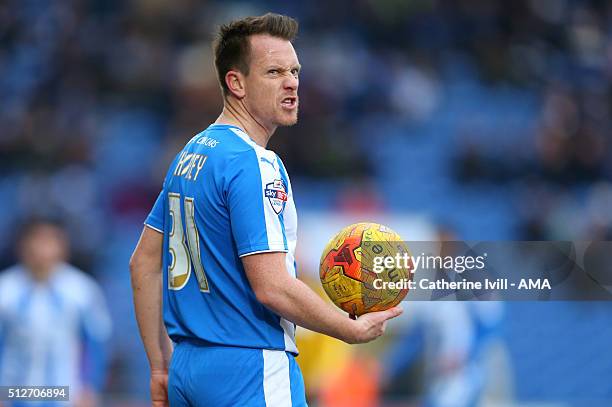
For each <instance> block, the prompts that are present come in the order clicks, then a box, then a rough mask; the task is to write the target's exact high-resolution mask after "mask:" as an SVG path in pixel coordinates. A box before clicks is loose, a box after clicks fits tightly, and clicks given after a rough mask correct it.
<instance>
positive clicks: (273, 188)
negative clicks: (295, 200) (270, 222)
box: [264, 179, 287, 215]
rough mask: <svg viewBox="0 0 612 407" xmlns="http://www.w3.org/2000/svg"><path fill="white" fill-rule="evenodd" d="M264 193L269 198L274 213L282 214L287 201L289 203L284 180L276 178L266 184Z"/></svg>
mask: <svg viewBox="0 0 612 407" xmlns="http://www.w3.org/2000/svg"><path fill="white" fill-rule="evenodd" d="M264 195H265V197H266V198H268V201H269V202H270V205H271V206H272V210H273V211H274V213H276V214H277V215H280V213H281V212H282V211H283V209H285V203H287V189H286V188H285V184H284V183H283V181H282V180H280V179H275V180H274V181H273V182H270V183H269V184H266V189H265V190H264Z"/></svg>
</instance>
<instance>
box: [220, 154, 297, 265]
mask: <svg viewBox="0 0 612 407" xmlns="http://www.w3.org/2000/svg"><path fill="white" fill-rule="evenodd" d="M229 173H230V176H229V177H228V178H227V179H228V185H227V187H226V188H227V191H226V196H227V206H228V208H229V216H230V223H231V228H232V235H233V237H234V241H235V242H236V246H237V249H238V256H240V257H242V256H246V255H249V254H255V253H262V252H287V251H288V247H287V238H286V236H285V225H284V219H283V211H284V209H285V204H286V202H287V188H286V185H285V184H284V182H283V180H282V178H281V175H280V171H279V166H278V162H277V161H276V157H275V155H274V153H272V152H271V151H267V150H264V149H261V150H249V151H246V152H243V153H241V154H239V155H237V156H236V157H235V158H234V159H233V160H232V162H231V163H230V165H229Z"/></svg>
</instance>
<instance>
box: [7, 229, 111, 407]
mask: <svg viewBox="0 0 612 407" xmlns="http://www.w3.org/2000/svg"><path fill="white" fill-rule="evenodd" d="M68 255H69V249H68V240H67V237H66V234H65V232H64V230H63V229H62V226H61V225H60V224H59V223H57V222H55V221H52V220H47V219H35V220H31V221H30V222H28V223H27V224H26V225H25V226H24V227H23V229H22V230H21V238H20V240H19V243H18V256H19V263H18V264H17V265H15V266H13V267H11V268H9V269H7V270H5V271H4V272H2V273H0V385H3V386H7V385H20V386H26V385H27V386H69V387H70V390H69V391H70V403H58V405H72V406H75V407H92V406H97V405H101V404H100V403H99V397H98V395H99V391H100V389H101V387H102V385H103V384H104V380H105V373H106V369H105V354H106V349H105V347H106V343H107V341H108V339H109V337H110V331H111V322H110V317H109V314H108V311H107V308H106V303H105V300H104V297H103V295H102V291H101V290H100V288H99V287H98V284H97V283H96V282H95V281H94V280H93V279H92V278H91V277H90V276H88V275H87V274H85V273H84V272H82V271H81V270H78V269H76V268H74V267H72V266H71V265H69V264H67V263H66V260H67V259H68ZM0 404H1V402H0ZM32 404H36V403H32V402H24V403H23V405H26V406H27V405H32ZM44 404H45V405H52V403H51V402H45V403H44ZM8 405H10V406H18V405H21V404H19V403H15V404H8Z"/></svg>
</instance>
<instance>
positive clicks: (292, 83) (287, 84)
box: [283, 74, 300, 91]
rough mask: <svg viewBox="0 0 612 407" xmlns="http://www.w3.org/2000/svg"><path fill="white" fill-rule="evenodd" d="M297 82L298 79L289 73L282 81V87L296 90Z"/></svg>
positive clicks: (298, 81)
mask: <svg viewBox="0 0 612 407" xmlns="http://www.w3.org/2000/svg"><path fill="white" fill-rule="evenodd" d="M299 84H300V80H299V79H298V78H297V76H295V75H292V74H289V75H287V76H286V77H285V80H284V81H283V88H285V89H287V90H293V91H296V90H297V88H298V86H299Z"/></svg>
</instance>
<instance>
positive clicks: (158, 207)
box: [144, 188, 166, 233]
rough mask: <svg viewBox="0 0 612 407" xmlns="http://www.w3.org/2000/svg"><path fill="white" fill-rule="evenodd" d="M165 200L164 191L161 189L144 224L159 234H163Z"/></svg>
mask: <svg viewBox="0 0 612 407" xmlns="http://www.w3.org/2000/svg"><path fill="white" fill-rule="evenodd" d="M165 200H166V189H165V188H162V190H161V192H160V193H159V195H158V196H157V199H156V200H155V204H154V205H153V209H151V212H150V213H149V216H147V219H146V220H145V222H144V224H145V225H147V226H148V227H150V228H152V229H155V230H157V231H158V232H160V233H164V213H165V212H164V206H165Z"/></svg>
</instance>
